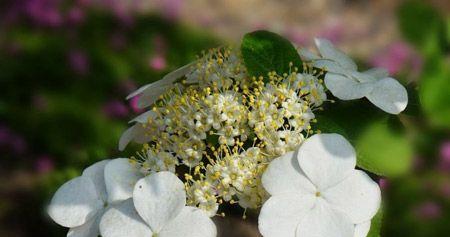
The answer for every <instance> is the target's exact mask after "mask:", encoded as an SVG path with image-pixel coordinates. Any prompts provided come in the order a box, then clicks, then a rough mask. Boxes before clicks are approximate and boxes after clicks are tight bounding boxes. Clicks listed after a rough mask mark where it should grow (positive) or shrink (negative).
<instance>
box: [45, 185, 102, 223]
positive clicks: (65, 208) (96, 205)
mask: <svg viewBox="0 0 450 237" xmlns="http://www.w3.org/2000/svg"><path fill="white" fill-rule="evenodd" d="M102 208H103V201H102V200H101V199H100V197H99V196H98V194H97V190H96V188H95V185H94V183H93V182H92V181H91V179H89V178H86V177H77V178H74V179H71V180H69V181H67V182H66V183H65V184H63V185H62V186H61V187H60V188H59V189H58V191H56V193H55V195H54V196H53V199H52V201H51V203H50V206H49V207H48V213H49V215H50V217H51V218H52V219H53V220H54V221H55V222H56V223H58V224H60V225H62V226H65V227H76V226H80V225H83V224H84V223H86V222H87V221H89V220H90V219H91V218H93V217H94V216H95V215H96V214H97V212H98V211H99V210H100V209H102Z"/></svg>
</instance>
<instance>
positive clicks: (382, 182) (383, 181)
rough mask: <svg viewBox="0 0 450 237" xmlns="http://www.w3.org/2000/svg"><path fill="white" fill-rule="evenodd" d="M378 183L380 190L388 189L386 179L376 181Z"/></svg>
mask: <svg viewBox="0 0 450 237" xmlns="http://www.w3.org/2000/svg"><path fill="white" fill-rule="evenodd" d="M378 183H379V185H380V188H381V189H382V190H386V189H387V188H388V187H389V181H388V180H387V179H384V178H382V179H380V180H379V181H378Z"/></svg>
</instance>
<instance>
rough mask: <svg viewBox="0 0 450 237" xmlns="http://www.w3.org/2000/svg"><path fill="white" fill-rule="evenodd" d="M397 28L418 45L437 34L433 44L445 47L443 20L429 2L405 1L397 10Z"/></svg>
mask: <svg viewBox="0 0 450 237" xmlns="http://www.w3.org/2000/svg"><path fill="white" fill-rule="evenodd" d="M398 17H399V19H398V23H399V28H400V30H401V32H402V34H403V35H404V37H405V38H406V39H407V40H409V41H410V42H412V43H414V44H415V45H417V46H419V47H421V48H422V47H423V46H425V44H426V43H427V41H429V38H430V37H434V36H437V38H436V39H437V42H436V44H434V45H435V46H439V47H440V48H444V47H445V22H444V20H443V18H442V17H441V16H440V14H439V12H438V11H437V10H435V9H434V8H433V7H432V6H431V5H430V4H427V3H426V2H424V1H420V0H411V1H405V2H404V3H403V4H402V5H401V6H400V8H399V10H398Z"/></svg>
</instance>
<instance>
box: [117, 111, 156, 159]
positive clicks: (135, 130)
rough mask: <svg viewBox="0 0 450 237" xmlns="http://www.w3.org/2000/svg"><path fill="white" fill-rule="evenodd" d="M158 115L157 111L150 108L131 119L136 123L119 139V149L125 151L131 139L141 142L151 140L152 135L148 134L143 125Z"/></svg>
mask: <svg viewBox="0 0 450 237" xmlns="http://www.w3.org/2000/svg"><path fill="white" fill-rule="evenodd" d="M156 116H157V115H156V113H155V112H153V111H152V110H149V111H147V112H145V113H142V114H140V115H139V116H137V117H136V118H134V119H133V120H131V121H130V123H134V124H133V126H131V127H130V128H128V129H127V130H125V132H123V133H122V136H121V137H120V140H119V150H120V151H123V150H124V149H125V147H126V146H127V145H128V143H130V142H131V141H135V142H137V143H140V144H143V143H146V142H148V141H150V137H149V136H148V134H146V130H145V129H144V127H143V126H144V125H145V124H146V123H147V122H148V120H149V119H155V118H156Z"/></svg>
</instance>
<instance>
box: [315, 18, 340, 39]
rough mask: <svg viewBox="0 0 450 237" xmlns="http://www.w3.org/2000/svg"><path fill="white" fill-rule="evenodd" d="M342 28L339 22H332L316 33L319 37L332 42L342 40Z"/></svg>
mask: <svg viewBox="0 0 450 237" xmlns="http://www.w3.org/2000/svg"><path fill="white" fill-rule="evenodd" d="M344 29H345V27H343V26H342V25H341V24H340V23H339V22H333V23H332V24H330V25H329V26H326V27H325V29H323V30H322V31H321V32H319V33H318V36H319V37H320V38H326V39H328V40H329V41H331V42H333V43H337V42H339V41H340V40H342V36H343V35H344Z"/></svg>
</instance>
